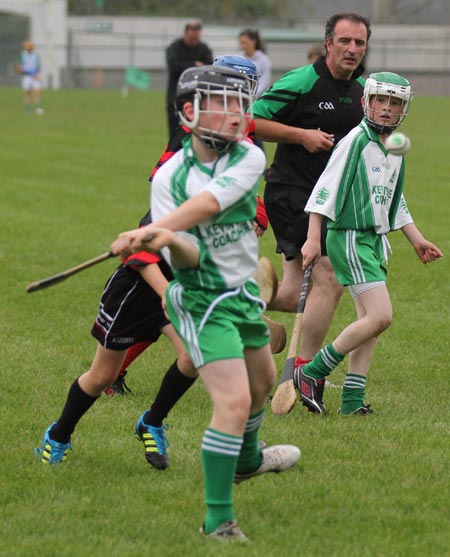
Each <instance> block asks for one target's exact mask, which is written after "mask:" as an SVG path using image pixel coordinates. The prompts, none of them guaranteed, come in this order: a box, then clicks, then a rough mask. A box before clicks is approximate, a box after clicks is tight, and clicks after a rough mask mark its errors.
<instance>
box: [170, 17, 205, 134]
mask: <svg viewBox="0 0 450 557" xmlns="http://www.w3.org/2000/svg"><path fill="white" fill-rule="evenodd" d="M201 32H202V24H201V23H200V21H197V20H194V21H188V22H187V23H186V24H185V26H184V35H183V37H181V38H179V39H176V40H175V41H173V42H172V43H171V44H170V45H169V46H168V47H167V49H166V62H167V69H168V79H167V105H166V106H167V118H168V126H169V137H172V135H173V134H174V132H175V130H176V128H177V126H178V124H179V121H178V115H177V112H176V110H175V105H174V101H175V94H176V89H177V83H178V78H179V77H180V75H181V74H182V73H183V72H184V70H186V69H187V68H190V67H191V66H203V65H205V64H212V63H213V55H212V52H211V49H210V48H209V46H208V45H207V44H206V43H203V42H201V40H200V35H201Z"/></svg>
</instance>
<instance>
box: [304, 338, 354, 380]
mask: <svg viewBox="0 0 450 557" xmlns="http://www.w3.org/2000/svg"><path fill="white" fill-rule="evenodd" d="M343 359H344V354H341V353H340V352H338V351H337V350H335V349H334V348H333V345H332V344H331V342H330V344H327V346H325V347H324V348H322V350H321V351H320V352H319V353H318V354H316V355H315V356H314V358H313V359H312V361H311V362H309V364H306V366H305V367H304V368H303V372H304V373H305V374H306V375H308V376H309V377H313V378H314V379H323V378H324V377H326V376H327V375H330V373H331V372H332V371H333V369H334V368H336V367H337V366H338V364H340V363H341V362H342V360H343Z"/></svg>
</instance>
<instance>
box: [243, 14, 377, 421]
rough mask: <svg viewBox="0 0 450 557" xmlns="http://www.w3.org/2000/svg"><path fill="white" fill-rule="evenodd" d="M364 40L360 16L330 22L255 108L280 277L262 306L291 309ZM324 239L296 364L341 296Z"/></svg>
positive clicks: (319, 336)
mask: <svg viewBox="0 0 450 557" xmlns="http://www.w3.org/2000/svg"><path fill="white" fill-rule="evenodd" d="M370 34H371V31H370V23H369V20H368V19H367V18H365V17H363V16H361V15H358V14H355V13H341V14H335V15H333V16H331V17H330V18H329V19H328V21H327V23H326V26H325V49H326V54H325V57H324V58H323V57H321V58H319V59H318V60H317V61H316V62H314V63H313V64H308V65H306V66H302V67H300V68H297V69H294V70H292V71H290V72H288V73H287V74H285V75H284V76H282V77H281V78H280V79H279V80H278V81H276V82H275V83H274V84H273V85H272V87H270V88H269V89H268V90H267V91H266V92H265V93H264V94H263V95H262V96H261V97H260V98H259V99H257V100H256V101H255V103H254V109H253V113H254V117H255V122H256V137H257V138H259V139H261V140H264V141H272V142H276V143H277V144H278V145H277V149H276V153H275V157H274V160H273V162H272V164H271V166H270V168H269V169H268V170H267V172H266V176H265V177H266V182H267V184H266V188H265V194H264V202H265V205H266V210H267V214H268V216H269V221H270V224H271V226H272V229H273V231H274V234H275V238H276V241H277V252H278V253H281V254H282V256H283V277H282V281H281V284H280V288H279V289H278V294H277V296H276V298H275V300H274V301H273V303H272V304H269V306H268V308H269V309H271V310H276V311H287V312H295V311H296V309H297V300H298V296H299V292H300V287H301V283H302V279H303V271H302V254H301V251H300V250H301V247H302V245H303V244H304V242H305V240H306V236H307V231H308V215H307V214H306V213H305V212H304V207H305V204H306V202H307V200H308V198H309V196H310V194H311V192H312V190H313V188H314V186H315V184H316V182H317V180H318V178H319V176H320V175H321V173H322V171H323V170H324V168H325V166H326V164H327V162H328V159H329V158H330V156H331V152H332V150H333V147H334V145H335V144H336V143H338V141H339V140H340V139H342V138H343V137H344V136H345V135H346V134H347V133H348V132H349V131H350V130H351V129H352V128H353V127H354V126H356V125H357V124H359V122H360V121H361V120H362V117H363V113H362V107H361V97H362V95H363V90H364V89H363V87H364V80H363V79H362V77H361V76H362V73H363V71H364V68H363V66H362V65H361V62H362V60H363V58H364V55H365V53H366V49H367V44H368V40H369V37H370ZM324 220H325V219H324ZM325 237H326V222H324V229H323V232H322V257H320V259H319V260H318V261H317V262H316V263H315V265H314V269H313V271H312V288H311V291H310V293H309V295H308V301H307V304H306V307H305V312H304V315H303V327H302V338H301V345H300V353H299V358H298V359H297V365H298V364H301V363H306V362H308V361H310V360H311V359H312V358H313V357H314V356H315V354H316V353H317V352H318V351H319V350H320V347H321V345H322V343H323V341H324V339H325V336H326V334H327V331H328V329H329V326H330V324H331V321H332V318H333V315H334V312H335V310H336V307H337V304H338V302H339V299H340V297H341V295H342V292H343V289H342V287H341V286H339V285H338V283H337V281H336V278H335V276H334V273H333V269H332V267H331V264H330V262H329V259H328V257H327V252H326V245H325ZM294 400H295V399H294ZM289 410H290V408H289Z"/></svg>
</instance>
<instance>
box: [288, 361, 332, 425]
mask: <svg viewBox="0 0 450 557" xmlns="http://www.w3.org/2000/svg"><path fill="white" fill-rule="evenodd" d="M305 365H306V364H303V365H300V366H297V367H296V368H295V369H294V384H295V386H296V387H297V389H298V392H299V394H300V399H301V401H302V403H303V405H304V406H306V407H307V408H308V410H310V411H311V412H314V413H315V414H326V413H327V411H326V409H325V405H324V403H323V401H322V397H323V390H324V388H325V379H314V378H313V377H309V376H308V375H305V373H304V372H303V368H304V367H305Z"/></svg>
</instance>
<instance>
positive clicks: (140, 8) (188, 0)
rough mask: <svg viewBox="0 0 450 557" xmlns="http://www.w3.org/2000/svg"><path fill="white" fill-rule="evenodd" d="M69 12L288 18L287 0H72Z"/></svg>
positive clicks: (230, 19)
mask: <svg viewBox="0 0 450 557" xmlns="http://www.w3.org/2000/svg"><path fill="white" fill-rule="evenodd" d="M68 8H69V15H101V14H104V15H123V16H125V15H127V16H130V15H134V16H146V17H148V16H155V17H185V18H192V17H196V18H197V17H198V18H200V19H202V20H204V21H226V22H227V23H230V22H233V20H237V21H239V22H240V23H241V22H242V21H243V20H248V21H251V20H257V19H266V18H269V19H286V18H287V17H289V13H288V12H289V10H288V7H287V2H285V1H284V0H227V2H224V1H223V0H127V2H124V1H123V0H69V2H68Z"/></svg>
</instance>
